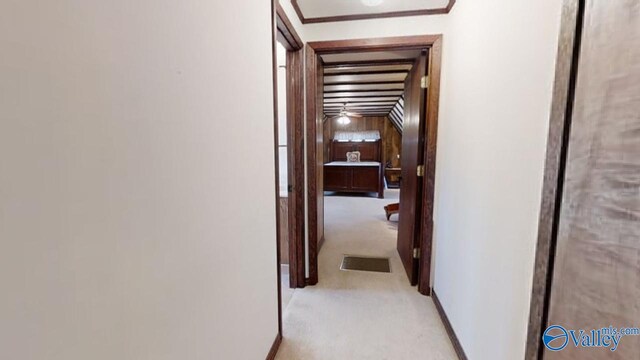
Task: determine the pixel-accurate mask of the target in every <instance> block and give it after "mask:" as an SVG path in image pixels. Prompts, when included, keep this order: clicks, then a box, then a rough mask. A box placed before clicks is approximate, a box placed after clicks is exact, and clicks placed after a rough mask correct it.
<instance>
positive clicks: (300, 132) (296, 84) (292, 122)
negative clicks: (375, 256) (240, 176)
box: [287, 49, 306, 287]
mask: <svg viewBox="0 0 640 360" xmlns="http://www.w3.org/2000/svg"><path fill="white" fill-rule="evenodd" d="M303 76H304V50H302V49H300V50H297V51H287V127H288V129H287V137H288V142H287V143H288V144H289V147H288V151H287V154H288V175H289V178H288V179H289V185H290V191H289V285H290V287H304V286H305V282H304V278H305V267H306V264H305V241H304V239H305V235H304V233H305V232H304V227H305V218H304V216H303V215H301V214H304V77H303Z"/></svg>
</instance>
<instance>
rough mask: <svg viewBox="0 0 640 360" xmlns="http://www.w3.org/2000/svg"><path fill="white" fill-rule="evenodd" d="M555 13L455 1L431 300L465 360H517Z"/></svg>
mask: <svg viewBox="0 0 640 360" xmlns="http://www.w3.org/2000/svg"><path fill="white" fill-rule="evenodd" d="M560 6H561V2H560V1H556V0H540V1H525V0H518V1H513V0H485V1H468V0H466V1H458V2H457V3H456V5H455V6H454V9H453V12H452V14H451V18H450V23H449V32H448V33H447V36H446V37H445V41H444V49H445V51H444V67H443V78H442V97H441V108H440V124H439V129H438V131H439V134H438V158H437V170H436V171H437V173H436V200H435V235H434V238H435V240H436V242H437V244H438V246H437V248H436V264H435V265H436V270H435V276H436V278H435V291H436V293H437V294H438V297H439V298H440V300H441V301H442V304H443V307H444V309H445V311H446V312H447V314H448V316H449V319H450V320H451V323H452V325H453V327H454V329H455V331H456V333H457V334H458V337H459V338H460V340H461V342H462V345H463V347H464V349H465V351H466V352H467V355H468V356H469V359H472V360H484V359H488V360H498V359H504V360H510V359H522V358H523V357H524V349H525V341H526V330H527V321H528V315H529V299H530V292H531V284H532V276H533V261H534V251H535V240H536V234H537V223H538V213H539V208H540V196H541V188H542V176H543V165H544V155H545V148H546V138H547V128H548V123H549V114H550V104H551V92H552V83H553V78H554V63H555V56H556V47H557V38H558V32H559V18H560Z"/></svg>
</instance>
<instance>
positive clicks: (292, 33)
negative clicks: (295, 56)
mask: <svg viewBox="0 0 640 360" xmlns="http://www.w3.org/2000/svg"><path fill="white" fill-rule="evenodd" d="M276 14H277V17H276V24H277V29H278V33H277V34H276V36H278V35H280V36H281V37H282V38H284V40H285V43H283V45H285V47H286V48H287V50H290V51H295V50H300V49H302V47H303V46H304V43H303V42H302V39H301V38H300V36H299V35H298V33H297V32H296V29H295V28H294V27H293V24H291V21H290V20H289V18H288V17H287V13H286V12H285V11H284V9H283V8H282V6H280V3H279V2H276ZM286 45H288V47H287V46H286Z"/></svg>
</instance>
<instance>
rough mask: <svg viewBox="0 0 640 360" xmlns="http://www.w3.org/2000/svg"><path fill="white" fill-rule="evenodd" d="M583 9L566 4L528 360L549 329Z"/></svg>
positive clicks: (579, 3) (578, 1)
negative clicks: (549, 312)
mask: <svg viewBox="0 0 640 360" xmlns="http://www.w3.org/2000/svg"><path fill="white" fill-rule="evenodd" d="M584 7H585V3H584V0H563V8H562V17H561V25H560V36H559V42H558V55H557V60H556V74H555V82H554V88H553V99H552V104H551V115H550V120H549V134H548V140H547V155H546V160H545V169H544V181H543V186H542V203H541V206H540V216H539V222H538V240H537V247H536V257H535V267H534V272H533V286H532V291H531V304H530V312H529V325H528V331H527V346H526V352H525V359H527V360H537V359H542V354H543V349H544V346H543V345H542V333H543V331H544V328H545V327H546V325H547V319H548V311H549V302H550V296H551V291H550V290H551V283H552V277H553V267H554V261H555V253H556V243H557V235H558V225H559V221H560V210H561V209H560V208H561V204H562V194H563V188H564V175H565V166H566V160H567V148H568V144H569V133H570V130H571V120H572V112H573V101H574V95H575V85H576V78H577V73H578V60H579V53H580V43H581V36H582V24H583V17H584Z"/></svg>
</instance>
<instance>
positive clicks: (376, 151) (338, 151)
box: [329, 140, 382, 162]
mask: <svg viewBox="0 0 640 360" xmlns="http://www.w3.org/2000/svg"><path fill="white" fill-rule="evenodd" d="M349 151H360V161H377V162H381V161H382V146H380V140H376V141H370V142H367V141H336V140H332V141H331V148H330V150H329V159H330V161H347V152H349Z"/></svg>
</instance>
